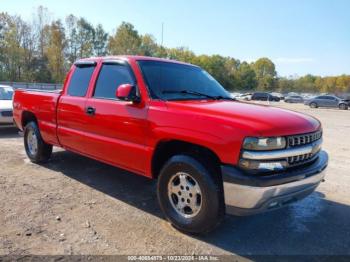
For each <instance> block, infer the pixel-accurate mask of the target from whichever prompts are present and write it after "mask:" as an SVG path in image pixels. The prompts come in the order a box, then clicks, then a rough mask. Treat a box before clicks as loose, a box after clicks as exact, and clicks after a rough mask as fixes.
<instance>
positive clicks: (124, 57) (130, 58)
mask: <svg viewBox="0 0 350 262" xmlns="http://www.w3.org/2000/svg"><path fill="white" fill-rule="evenodd" d="M112 59H122V60H128V61H141V60H143V61H145V60H147V61H159V62H168V63H176V64H183V65H191V66H196V65H193V64H190V63H185V62H181V61H177V60H171V59H165V58H159V57H151V56H138V55H118V56H101V57H89V58H82V59H79V60H77V61H76V62H83V61H95V62H98V61H101V60H102V61H104V60H112Z"/></svg>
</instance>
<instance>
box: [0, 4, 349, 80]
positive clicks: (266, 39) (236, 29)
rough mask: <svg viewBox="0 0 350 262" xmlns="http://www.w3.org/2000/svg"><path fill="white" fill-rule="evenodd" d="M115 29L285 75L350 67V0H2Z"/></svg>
mask: <svg viewBox="0 0 350 262" xmlns="http://www.w3.org/2000/svg"><path fill="white" fill-rule="evenodd" d="M40 5H42V6H45V7H47V8H48V9H49V11H50V12H51V13H52V15H53V17H54V18H55V19H58V18H60V19H64V17H65V16H66V15H68V14H74V15H75V16H79V17H84V18H86V19H87V20H88V21H90V22H91V23H93V24H95V25H96V24H98V23H101V24H102V25H103V26H104V28H105V29H106V30H107V31H108V32H109V33H113V32H114V31H115V29H116V28H117V26H119V25H120V24H121V22H122V21H126V22H130V23H132V24H133V25H134V26H135V28H136V29H137V30H138V31H139V33H141V34H145V33H150V34H152V35H153V36H154V37H155V38H156V39H157V41H158V43H160V42H161V31H162V30H161V28H162V23H164V46H166V47H180V46H184V47H188V48H189V49H190V50H192V51H194V52H195V53H196V54H198V55H199V54H209V55H211V54H219V55H223V56H231V57H234V58H236V59H240V60H245V61H249V62H252V61H255V60H256V59H258V58H260V57H268V58H270V59H271V60H272V61H273V62H274V63H275V64H276V69H277V72H278V74H279V75H280V76H295V75H299V76H302V75H305V74H314V75H321V76H328V75H340V74H350V0H69V1H68V0H46V1H45V0H0V12H1V11H4V12H8V13H10V14H12V15H14V14H17V15H20V16H22V18H24V19H25V20H26V21H31V20H32V19H33V14H34V13H35V11H36V8H37V7H38V6H40Z"/></svg>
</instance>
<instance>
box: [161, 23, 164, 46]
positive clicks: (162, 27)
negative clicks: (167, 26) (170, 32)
mask: <svg viewBox="0 0 350 262" xmlns="http://www.w3.org/2000/svg"><path fill="white" fill-rule="evenodd" d="M163 40H164V23H163V22H162V43H161V46H162V47H163Z"/></svg>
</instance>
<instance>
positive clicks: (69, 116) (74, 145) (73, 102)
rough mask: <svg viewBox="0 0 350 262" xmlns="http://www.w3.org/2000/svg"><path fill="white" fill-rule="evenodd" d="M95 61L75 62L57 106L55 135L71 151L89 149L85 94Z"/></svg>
mask: <svg viewBox="0 0 350 262" xmlns="http://www.w3.org/2000/svg"><path fill="white" fill-rule="evenodd" d="M95 66H96V63H95V62H84V63H77V64H76V65H75V68H74V69H73V73H72V75H71V77H70V79H69V80H68V83H67V85H68V86H67V88H66V90H65V93H64V94H62V96H61V98H60V100H59V101H58V106H57V125H58V127H57V136H58V139H59V142H60V144H61V145H62V146H63V147H65V148H67V149H69V150H72V151H75V152H79V153H83V154H85V153H86V152H88V151H89V144H88V143H87V142H88V139H87V137H86V128H87V125H88V122H89V120H90V119H89V117H88V116H87V115H86V112H85V104H86V95H87V91H88V88H89V85H90V81H91V78H92V75H93V72H94V70H95Z"/></svg>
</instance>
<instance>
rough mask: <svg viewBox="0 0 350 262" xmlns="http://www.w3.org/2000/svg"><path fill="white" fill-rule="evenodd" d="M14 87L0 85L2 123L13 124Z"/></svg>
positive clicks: (2, 124) (0, 122)
mask: <svg viewBox="0 0 350 262" xmlns="http://www.w3.org/2000/svg"><path fill="white" fill-rule="evenodd" d="M12 98H13V88H12V87H10V86H4V85H0V125H1V126H4V125H13V105H12Z"/></svg>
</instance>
